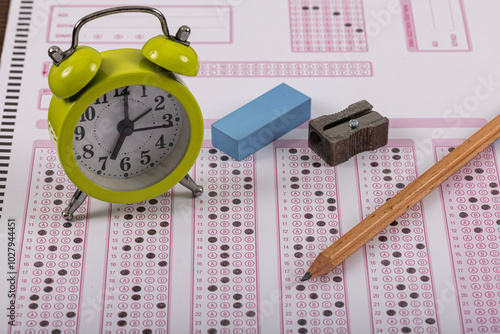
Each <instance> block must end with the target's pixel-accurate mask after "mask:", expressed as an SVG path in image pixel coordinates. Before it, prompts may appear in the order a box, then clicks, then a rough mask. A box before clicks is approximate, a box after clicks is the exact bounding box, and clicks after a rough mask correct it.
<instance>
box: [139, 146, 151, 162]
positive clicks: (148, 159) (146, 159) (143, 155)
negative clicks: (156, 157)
mask: <svg viewBox="0 0 500 334" xmlns="http://www.w3.org/2000/svg"><path fill="white" fill-rule="evenodd" d="M148 153H149V150H147V151H141V164H143V165H147V164H149V163H150V162H151V157H150V156H149V155H148Z"/></svg>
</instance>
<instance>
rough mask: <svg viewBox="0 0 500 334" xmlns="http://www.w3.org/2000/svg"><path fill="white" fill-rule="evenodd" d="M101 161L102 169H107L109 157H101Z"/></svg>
mask: <svg viewBox="0 0 500 334" xmlns="http://www.w3.org/2000/svg"><path fill="white" fill-rule="evenodd" d="M101 161H102V166H101V170H106V162H107V161H108V157H100V158H99V162H101Z"/></svg>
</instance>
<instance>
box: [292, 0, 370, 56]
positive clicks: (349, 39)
mask: <svg viewBox="0 0 500 334" xmlns="http://www.w3.org/2000/svg"><path fill="white" fill-rule="evenodd" d="M289 6H290V29H291V37H292V51H294V52H366V51H368V44H367V40H366V32H365V21H364V14H363V2H362V1H361V0H289Z"/></svg>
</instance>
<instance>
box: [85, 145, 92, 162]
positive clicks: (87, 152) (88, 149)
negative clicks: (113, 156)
mask: <svg viewBox="0 0 500 334" xmlns="http://www.w3.org/2000/svg"><path fill="white" fill-rule="evenodd" d="M93 149H94V146H92V144H87V145H85V146H84V147H83V157H84V158H85V159H92V157H93V156H94V151H93Z"/></svg>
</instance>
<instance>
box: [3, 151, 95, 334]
mask: <svg viewBox="0 0 500 334" xmlns="http://www.w3.org/2000/svg"><path fill="white" fill-rule="evenodd" d="M52 147H53V146H52V143H51V142H48V141H38V142H35V144H34V149H33V160H32V162H31V172H30V175H31V180H30V182H29V189H28V195H27V203H26V217H25V222H24V230H23V235H22V239H21V240H22V241H21V245H20V253H21V254H20V262H19V274H18V281H17V290H16V291H17V295H16V310H17V312H18V313H17V316H16V326H14V327H10V328H9V333H27V334H35V333H47V334H48V333H51V334H61V333H65V334H66V333H68V334H73V333H77V332H78V321H79V318H80V300H81V288H82V283H83V282H82V277H83V268H84V267H83V257H84V254H85V245H86V232H87V220H86V215H85V213H86V211H87V204H86V203H85V204H84V205H82V206H81V207H80V208H79V209H78V210H77V212H76V214H75V217H74V220H73V221H72V222H67V221H65V220H64V219H62V217H61V212H62V211H63V210H64V208H65V207H66V206H67V205H68V203H69V200H70V198H71V196H72V195H73V192H74V191H75V186H74V185H73V184H71V183H70V182H69V181H68V179H67V177H66V176H65V174H64V171H63V169H62V168H61V165H60V164H59V161H58V158H57V153H56V151H55V150H54V149H53V148H52Z"/></svg>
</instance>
